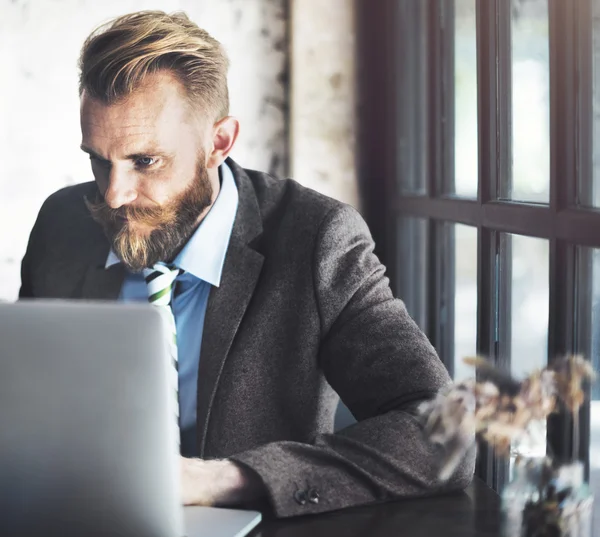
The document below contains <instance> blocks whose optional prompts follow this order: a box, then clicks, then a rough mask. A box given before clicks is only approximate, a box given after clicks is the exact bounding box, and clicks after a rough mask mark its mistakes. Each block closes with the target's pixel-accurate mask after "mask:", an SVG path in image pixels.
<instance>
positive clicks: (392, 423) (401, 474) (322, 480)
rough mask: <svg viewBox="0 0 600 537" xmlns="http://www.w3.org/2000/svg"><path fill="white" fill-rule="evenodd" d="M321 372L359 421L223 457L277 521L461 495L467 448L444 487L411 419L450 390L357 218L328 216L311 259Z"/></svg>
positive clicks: (343, 213)
mask: <svg viewBox="0 0 600 537" xmlns="http://www.w3.org/2000/svg"><path fill="white" fill-rule="evenodd" d="M313 267H314V282H315V294H316V297H317V302H318V307H319V310H320V317H321V348H320V356H319V360H320V366H321V368H322V369H323V371H324V373H325V376H326V378H327V380H328V382H329V383H330V384H331V386H332V387H333V388H334V389H335V390H336V392H337V393H338V394H339V395H340V397H341V399H342V400H343V401H344V403H345V404H346V405H347V406H348V408H349V409H350V410H351V412H352V413H353V414H354V416H355V417H356V418H357V420H358V422H357V423H356V424H353V425H351V426H349V427H347V428H345V429H343V430H341V431H338V432H337V433H335V434H323V435H318V436H317V437H316V438H315V439H314V442H313V443H312V444H310V445H309V444H302V443H297V442H275V443H270V444H266V445H263V446H259V447H257V448H254V449H251V450H249V451H245V452H243V453H240V454H237V455H235V456H233V457H231V460H233V461H235V462H238V463H240V464H242V465H244V466H246V467H248V468H250V469H251V470H253V471H254V472H255V473H257V474H258V475H259V476H260V477H261V479H262V481H263V483H264V484H265V487H266V489H267V491H268V496H269V500H270V502H271V505H272V507H273V509H274V512H275V515H276V516H279V517H287V516H295V515H302V514H315V513H320V512H325V511H331V510H335V509H340V508H344V507H349V506H356V505H362V504H368V503H373V502H380V501H386V500H392V499H398V498H404V497H418V496H424V495H429V494H433V493H438V492H444V491H450V490H457V489H462V488H465V487H466V486H467V485H468V484H469V483H470V481H471V478H472V475H473V470H474V464H475V453H474V450H471V452H469V454H468V455H467V456H466V457H465V459H464V460H463V461H462V463H461V464H460V465H459V466H458V468H457V470H456V471H455V473H454V475H453V476H451V478H450V479H449V480H448V481H446V482H441V481H440V480H439V478H438V471H439V460H440V457H439V452H438V451H437V450H438V449H440V448H439V447H435V446H433V445H431V444H429V443H428V442H427V441H426V440H425V439H424V436H423V434H422V428H421V424H420V422H419V421H418V420H417V418H416V417H415V413H416V412H415V411H416V407H417V406H418V404H419V403H420V402H421V401H423V400H425V399H428V398H431V397H433V396H434V395H435V393H436V392H437V391H438V390H439V389H440V388H442V387H443V386H445V385H446V384H447V383H448V382H449V380H450V379H449V377H448V374H447V372H446V369H445V367H444V366H443V364H442V363H441V361H440V360H439V358H438V357H437V355H436V352H435V350H434V349H433V347H432V346H431V344H430V343H429V341H428V340H427V338H426V336H425V335H424V334H423V333H422V332H421V331H420V330H419V328H418V327H417V325H416V324H415V323H414V321H413V320H412V319H411V318H410V316H409V315H408V313H407V311H406V308H405V307H404V304H403V303H402V302H401V301H400V300H397V299H395V298H393V296H392V293H391V290H390V287H389V283H388V279H387V278H386V277H385V276H384V272H385V268H384V267H383V266H382V265H381V263H380V262H379V260H378V259H377V257H376V256H375V255H374V253H373V241H372V239H371V236H370V233H369V231H368V228H367V226H366V224H365V223H364V221H363V220H362V218H361V217H360V215H359V214H358V213H357V212H356V211H355V210H354V209H352V208H351V207H349V206H340V207H337V208H334V209H332V210H331V211H330V212H329V214H328V215H327V216H326V217H325V219H324V221H323V222H322V224H321V226H320V232H319V236H318V239H317V241H316V245H315V251H314V262H313Z"/></svg>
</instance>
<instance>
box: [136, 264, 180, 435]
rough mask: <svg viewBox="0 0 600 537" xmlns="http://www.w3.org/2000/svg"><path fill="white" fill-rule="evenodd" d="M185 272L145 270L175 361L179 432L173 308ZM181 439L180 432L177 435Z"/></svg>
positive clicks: (171, 267) (158, 266)
mask: <svg viewBox="0 0 600 537" xmlns="http://www.w3.org/2000/svg"><path fill="white" fill-rule="evenodd" d="M183 272H184V271H183V270H181V269H179V268H177V267H175V266H174V265H167V264H165V263H157V264H156V265H154V266H153V267H152V268H147V269H144V279H145V280H146V286H147V287H148V301H149V302H150V304H153V305H154V306H156V307H158V308H159V311H160V312H161V314H162V317H163V319H164V321H165V325H166V327H167V334H168V338H169V340H168V343H169V351H170V354H171V359H172V361H173V376H172V377H171V383H172V386H173V387H174V389H175V402H176V405H175V412H176V423H177V428H178V430H179V374H178V370H179V368H178V360H177V327H176V325H175V317H174V316H173V309H172V307H171V304H172V301H173V290H174V288H175V280H176V279H177V276H179V275H180V274H182V273H183ZM177 438H179V432H178V433H177Z"/></svg>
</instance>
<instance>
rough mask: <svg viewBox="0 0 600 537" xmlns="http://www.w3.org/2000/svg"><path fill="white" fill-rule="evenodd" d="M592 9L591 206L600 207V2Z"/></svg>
mask: <svg viewBox="0 0 600 537" xmlns="http://www.w3.org/2000/svg"><path fill="white" fill-rule="evenodd" d="M592 6H593V7H592V9H593V15H592V16H593V20H592V24H593V26H592V28H593V34H592V35H593V38H592V39H593V41H592V43H593V45H592V46H593V55H592V76H593V84H594V91H593V102H592V114H593V122H592V129H593V136H592V142H593V143H592V158H593V169H594V185H593V194H592V196H593V205H594V206H595V207H600V0H594V1H593V3H592Z"/></svg>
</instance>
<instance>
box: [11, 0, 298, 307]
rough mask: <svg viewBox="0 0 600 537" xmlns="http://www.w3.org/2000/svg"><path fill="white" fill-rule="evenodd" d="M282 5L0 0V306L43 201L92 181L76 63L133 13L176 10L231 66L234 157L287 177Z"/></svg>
mask: <svg viewBox="0 0 600 537" xmlns="http://www.w3.org/2000/svg"><path fill="white" fill-rule="evenodd" d="M284 4H285V1H284V0H180V1H178V0H161V1H158V0H157V1H144V0H101V1H97V0H0V229H1V230H2V231H1V232H0V299H8V300H12V299H14V298H16V296H17V292H18V287H19V265H20V261H21V258H22V256H23V253H24V251H25V246H26V244H27V239H28V236H29V232H30V230H31V227H32V225H33V222H34V220H35V217H36V215H37V212H38V210H39V207H40V205H41V204H42V202H43V201H44V199H45V198H46V197H47V196H48V195H49V194H51V193H52V192H54V191H55V190H57V189H59V188H61V187H63V186H66V185H70V184H74V183H78V182H83V181H90V180H91V179H92V175H91V171H90V168H89V161H88V159H87V158H86V156H85V155H84V154H83V153H81V151H80V150H79V143H80V131H79V109H78V106H79V102H78V96H77V76H78V74H77V58H78V55H79V50H80V47H81V45H82V43H83V41H84V39H85V38H86V36H87V35H88V34H89V32H90V31H91V30H92V29H93V28H94V27H95V26H96V25H98V24H99V23H101V22H104V21H106V20H107V19H109V18H112V17H114V16H117V15H121V14H124V13H128V12H131V11H137V10H140V9H161V10H163V11H167V12H170V11H176V10H179V9H182V10H184V11H186V12H187V13H188V15H189V16H190V17H191V18H192V19H193V20H194V21H195V22H197V23H198V24H199V25H200V26H201V27H203V28H205V29H206V30H208V31H209V32H210V33H212V34H213V35H214V37H216V38H217V39H219V40H220V41H221V42H222V43H223V44H224V45H225V48H226V49H227V51H228V53H229V55H230V59H231V70H230V78H229V81H230V91H231V108H232V109H231V112H232V114H234V115H236V116H237V117H238V118H239V119H240V121H241V124H242V131H241V135H240V139H239V143H238V145H237V147H236V149H235V151H234V153H233V155H232V156H233V158H234V159H237V160H239V162H240V163H241V164H242V165H244V166H246V167H250V168H257V169H262V170H265V171H271V172H275V173H284V172H285V168H286V159H287V154H286V147H287V140H286V127H285V126H286V117H285V114H286V109H287V104H286V95H287V88H286V87H285V85H284V84H285V73H286V63H287V42H286V40H287V37H286V32H287V24H286V20H285V11H284V8H283V6H284Z"/></svg>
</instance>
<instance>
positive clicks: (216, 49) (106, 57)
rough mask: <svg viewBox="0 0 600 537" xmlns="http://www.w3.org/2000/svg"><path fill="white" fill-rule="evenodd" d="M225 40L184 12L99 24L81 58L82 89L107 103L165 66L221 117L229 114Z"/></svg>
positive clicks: (155, 13) (206, 108)
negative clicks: (204, 28) (219, 40)
mask: <svg viewBox="0 0 600 537" xmlns="http://www.w3.org/2000/svg"><path fill="white" fill-rule="evenodd" d="M228 67H229V61H228V59H227V55H226V54H225V51H224V50H223V47H222V46H221V44H220V43H219V42H218V41H217V40H216V39H214V38H213V37H211V36H210V35H209V33H208V32H206V31H205V30H202V29H201V28H199V27H198V26H197V25H196V24H195V23H194V22H192V21H191V20H190V19H189V18H188V16H187V15H186V14H185V13H183V12H177V13H172V14H170V15H169V14H167V13H164V12H163V11H140V12H137V13H131V14H129V15H124V16H121V17H118V18H116V19H113V20H112V21H109V22H108V23H106V24H103V25H101V26H99V27H98V28H97V29H96V30H94V31H93V32H92V33H91V34H90V36H89V37H88V38H87V39H86V41H85V43H84V45H83V48H82V50H81V56H80V58H79V69H80V77H79V94H80V95H82V94H83V92H84V91H85V92H86V94H87V95H89V96H91V97H92V98H94V99H98V100H100V101H101V102H104V103H106V104H112V103H114V102H117V101H119V100H121V99H124V98H126V97H127V96H129V95H131V93H133V92H134V91H135V90H136V89H137V88H138V87H139V86H140V85H141V84H142V83H143V81H144V79H145V78H146V76H147V75H149V74H153V73H156V72H159V71H161V70H165V71H168V72H171V73H173V74H174V75H175V76H176V77H177V79H178V80H179V81H180V82H181V84H182V85H183V86H184V88H185V90H186V92H187V96H188V98H189V99H190V102H191V103H192V105H193V106H194V108H196V109H197V107H198V106H200V107H201V109H202V111H203V112H205V113H208V114H211V115H214V117H213V118H212V119H213V120H215V121H217V120H219V119H221V118H223V117H225V116H227V115H228V114H229V92H228V89H227V69H228Z"/></svg>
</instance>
